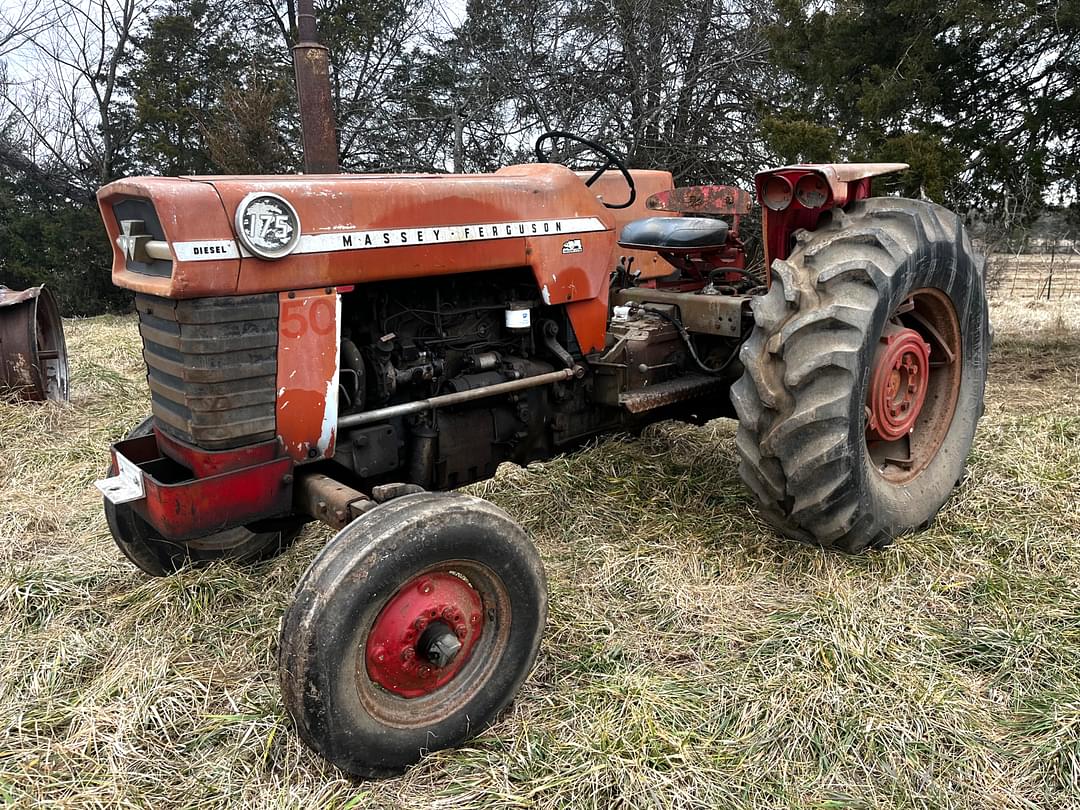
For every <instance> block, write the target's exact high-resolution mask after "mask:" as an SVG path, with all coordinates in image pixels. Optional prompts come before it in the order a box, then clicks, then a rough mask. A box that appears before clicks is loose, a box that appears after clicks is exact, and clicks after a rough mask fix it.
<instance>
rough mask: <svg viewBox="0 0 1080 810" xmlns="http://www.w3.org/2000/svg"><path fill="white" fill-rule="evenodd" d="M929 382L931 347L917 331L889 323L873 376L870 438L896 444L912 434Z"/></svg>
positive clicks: (876, 358) (876, 356)
mask: <svg viewBox="0 0 1080 810" xmlns="http://www.w3.org/2000/svg"><path fill="white" fill-rule="evenodd" d="M929 382H930V344H929V343H927V342H926V341H924V340H923V339H922V336H921V335H920V334H919V333H918V332H916V331H915V330H914V329H906V328H903V327H900V326H897V325H896V324H894V323H889V324H887V325H886V327H885V332H884V334H882V336H881V341H880V342H879V343H878V349H877V354H876V355H875V357H874V371H873V374H872V376H871V377H870V391H869V392H868V395H867V403H868V406H869V408H870V420H869V424H868V425H867V427H866V432H867V436H869V437H870V438H871V439H879V440H885V441H890V442H892V441H896V440H897V439H900V438H902V437H903V436H906V435H908V434H909V433H911V432H912V431H913V430H914V429H915V421H916V419H917V418H918V416H919V413H920V411H921V410H922V406H923V403H924V402H925V401H926V389H927V386H928V385H929Z"/></svg>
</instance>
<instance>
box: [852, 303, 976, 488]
mask: <svg viewBox="0 0 1080 810" xmlns="http://www.w3.org/2000/svg"><path fill="white" fill-rule="evenodd" d="M962 367H963V340H962V335H961V332H960V321H959V319H958V318H957V317H956V309H955V308H954V307H953V304H952V301H951V300H950V299H949V297H948V296H947V295H946V294H945V293H943V292H942V291H941V290H938V289H934V288H932V287H924V288H921V289H918V290H915V291H914V292H913V293H911V295H910V296H908V298H907V299H906V300H905V301H904V302H903V303H902V304H901V305H900V306H899V307H897V308H896V311H895V312H893V314H892V317H891V318H889V321H888V323H886V325H885V328H884V330H882V334H881V337H880V339H879V341H878V346H877V350H876V352H875V354H874V360H873V368H872V369H871V373H870V383H869V386H868V388H867V391H866V446H867V450H868V451H869V453H870V457H871V459H872V460H873V462H874V466H875V467H876V469H877V471H878V472H879V473H880V474H881V475H882V476H883V477H884V478H885V479H886V480H888V481H890V482H892V483H904V482H906V481H909V480H910V479H912V478H914V477H915V476H916V475H918V474H919V473H920V472H922V471H923V470H924V469H926V467H927V466H929V464H930V463H931V462H932V461H933V460H934V458H935V457H936V456H937V454H938V451H939V450H940V449H941V445H942V443H943V442H944V441H945V437H946V436H947V435H948V433H949V428H950V427H951V426H952V420H953V415H954V414H955V413H956V401H957V398H958V397H959V394H960V380H961V371H962Z"/></svg>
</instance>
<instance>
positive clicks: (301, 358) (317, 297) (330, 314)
mask: <svg viewBox="0 0 1080 810" xmlns="http://www.w3.org/2000/svg"><path fill="white" fill-rule="evenodd" d="M278 300H279V307H280V309H279V315H278V368H277V432H278V438H279V439H280V440H281V442H282V444H283V445H284V448H285V453H286V455H288V456H290V457H291V458H292V459H294V460H295V461H296V462H297V463H302V462H305V461H316V460H318V459H323V458H330V457H331V456H332V455H333V454H334V442H335V439H336V435H335V434H336V432H337V417H338V374H339V369H340V365H339V364H340V362H341V296H340V295H338V294H337V293H336V292H335V291H334V290H333V289H330V288H325V289H320V290H300V291H295V292H287V293H281V294H280V295H279V296H278Z"/></svg>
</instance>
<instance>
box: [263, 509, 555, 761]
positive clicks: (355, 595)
mask: <svg viewBox="0 0 1080 810" xmlns="http://www.w3.org/2000/svg"><path fill="white" fill-rule="evenodd" d="M546 616H547V592H546V587H545V581H544V571H543V566H542V564H541V562H540V558H539V556H538V555H537V553H536V550H535V549H534V548H533V545H532V543H531V542H530V541H529V539H528V537H527V536H526V534H525V532H524V531H522V529H521V527H520V526H518V525H517V524H516V523H514V521H513V520H511V519H510V518H509V517H508V516H507V515H506V513H504V512H503V511H502V510H500V509H498V508H497V507H495V506H493V505H492V504H490V503H487V502H486V501H482V500H480V499H478V498H472V497H469V496H466V495H456V494H454V495H449V494H436V493H420V494H416V495H407V496H404V497H401V498H397V499H395V500H393V501H389V502H387V503H385V504H383V505H382V506H379V507H378V508H376V509H374V510H372V511H371V512H369V513H368V514H366V515H364V516H363V517H362V518H360V519H359V520H357V521H354V522H353V523H351V524H350V525H348V526H346V527H345V528H344V529H342V530H341V531H340V532H339V533H338V534H337V536H336V537H335V538H334V539H333V540H331V541H330V543H329V544H328V545H327V546H326V548H324V549H323V551H322V552H320V554H319V556H318V557H316V558H315V561H314V562H313V563H312V564H311V567H310V568H309V569H308V570H307V572H306V573H305V574H304V576H303V578H302V579H301V580H300V583H299V585H297V588H296V593H295V594H294V597H293V601H292V602H291V604H290V605H289V608H288V610H287V611H286V613H285V618H284V621H283V622H282V628H281V645H280V650H279V655H278V666H279V672H280V677H281V689H282V694H283V697H284V702H285V706H286V708H287V709H288V711H289V714H290V715H291V716H292V717H293V719H294V721H295V722H296V727H297V730H298V731H299V733H300V736H301V738H302V739H303V740H304V742H306V743H307V744H308V745H309V746H310V747H311V748H312V749H314V750H315V751H317V752H318V753H319V754H321V755H322V756H323V757H325V758H326V759H328V760H329V761H330V762H332V763H334V764H335V765H337V766H338V767H339V768H341V769H342V770H345V771H347V772H349V773H352V774H355V775H357V776H362V777H367V778H372V777H381V776H388V775H392V774H395V773H399V772H401V771H402V770H403V769H404V768H406V767H408V766H409V765H411V764H413V763H415V762H416V761H417V760H419V759H420V757H421V756H422V755H423V754H424V753H425V752H427V751H434V750H437V749H440V748H447V747H450V746H454V745H458V744H460V743H461V742H463V741H464V740H466V739H468V738H469V737H472V736H475V735H476V734H478V733H480V732H481V731H483V730H484V728H486V727H487V726H488V725H489V724H490V723H491V722H493V721H494V719H495V718H496V716H497V715H498V713H499V712H500V711H501V710H502V709H503V708H504V707H505V706H506V705H507V704H508V703H509V702H510V700H511V699H512V698H513V696H514V694H515V693H516V692H517V690H518V688H519V687H520V686H521V683H522V681H524V680H525V677H526V676H527V675H528V673H529V671H530V670H531V669H532V665H533V662H534V661H535V660H536V654H537V651H538V650H539V647H540V638H541V635H542V633H543V629H544V622H545V619H546Z"/></svg>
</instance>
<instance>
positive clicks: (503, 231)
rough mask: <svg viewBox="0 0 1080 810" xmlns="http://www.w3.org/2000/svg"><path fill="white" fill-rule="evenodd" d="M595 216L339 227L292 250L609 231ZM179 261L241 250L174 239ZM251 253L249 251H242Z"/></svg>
mask: <svg viewBox="0 0 1080 810" xmlns="http://www.w3.org/2000/svg"><path fill="white" fill-rule="evenodd" d="M606 230H607V228H606V227H605V225H604V223H603V222H601V221H600V220H599V219H597V218H596V217H574V218H572V219H539V220H519V221H514V222H485V223H482V224H475V225H438V226H436V227H425V228H392V229H388V230H378V231H337V232H334V233H309V234H304V235H303V236H301V237H300V242H299V244H298V245H297V246H296V249H295V250H294V251H293V253H333V252H336V251H339V250H366V249H369V248H391V247H418V246H423V245H445V244H452V243H454V242H486V241H489V240H492V239H512V238H514V237H518V238H520V237H536V236H560V235H562V234H573V233H590V232H593V231H606ZM173 249H174V250H175V252H176V258H177V260H179V261H187V262H200V261H215V260H220V259H236V258H239V257H240V251H239V249H238V248H237V245H236V243H235V242H233V241H232V240H229V239H218V240H210V241H206V242H173ZM243 255H244V256H245V257H246V256H247V255H248V254H247V251H244V254H243Z"/></svg>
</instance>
